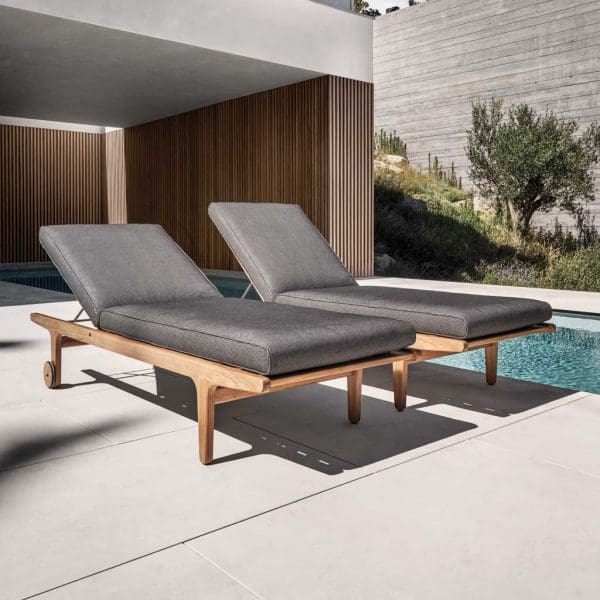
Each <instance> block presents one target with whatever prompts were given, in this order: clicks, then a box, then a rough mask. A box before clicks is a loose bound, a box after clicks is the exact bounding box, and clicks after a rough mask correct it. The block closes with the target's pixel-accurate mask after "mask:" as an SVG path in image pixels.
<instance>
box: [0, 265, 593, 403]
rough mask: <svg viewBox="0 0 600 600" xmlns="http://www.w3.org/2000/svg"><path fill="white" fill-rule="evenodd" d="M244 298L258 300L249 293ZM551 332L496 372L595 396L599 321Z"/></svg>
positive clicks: (39, 281)
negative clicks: (591, 393) (590, 393)
mask: <svg viewBox="0 0 600 600" xmlns="http://www.w3.org/2000/svg"><path fill="white" fill-rule="evenodd" d="M209 279H210V280H211V281H212V282H213V283H214V284H215V286H216V287H217V288H218V289H219V291H220V292H221V293H222V294H223V296H226V297H230V298H239V297H240V296H241V295H242V294H243V293H244V290H245V289H246V287H247V285H248V281H247V280H246V279H244V278H242V277H236V276H235V275H232V276H231V277H227V276H224V275H222V274H219V275H218V276H213V275H211V274H210V273H209ZM0 281H8V282H11V283H19V284H21V285H29V286H33V287H40V288H44V289H47V290H53V291H56V292H66V293H70V290H69V288H68V286H67V284H66V283H65V282H64V281H63V279H62V278H61V276H60V275H59V274H58V271H57V270H56V269H55V268H54V267H53V266H52V265H48V266H44V265H42V266H40V267H37V266H36V268H34V269H31V268H30V269H23V270H14V269H5V270H3V269H2V267H0ZM248 298H253V299H255V300H256V299H258V296H257V295H256V293H255V292H254V290H252V292H251V293H250V294H249V295H248ZM552 322H553V323H554V324H555V325H556V326H557V330H556V333H554V334H540V335H534V336H530V337H523V338H517V339H514V340H506V341H504V342H501V344H500V351H499V357H498V374H499V375H501V376H503V377H511V378H513V379H521V380H523V381H532V382H535V383H544V384H547V385H553V386H556V387H561V388H566V389H570V390H575V391H586V392H593V393H600V317H587V316H581V315H575V314H572V313H555V314H554V318H553V319H552ZM431 362H435V363H439V364H442V365H447V366H450V367H456V368H458V369H468V370H470V371H480V372H483V371H484V370H485V365H484V353H483V350H474V351H472V352H465V353H463V354H454V355H452V356H446V357H444V358H438V359H436V360H434V361H431Z"/></svg>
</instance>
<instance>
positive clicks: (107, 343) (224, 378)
mask: <svg viewBox="0 0 600 600" xmlns="http://www.w3.org/2000/svg"><path fill="white" fill-rule="evenodd" d="M31 320H32V321H33V322H34V323H36V324H37V325H40V326H41V327H44V328H45V329H47V330H48V332H49V334H50V349H51V361H49V362H47V363H46V364H45V365H44V379H45V381H46V385H47V386H48V387H50V388H56V387H59V386H60V385H61V364H62V349H63V348H67V347H71V346H81V345H85V344H88V345H92V346H96V347H98V348H103V349H105V350H109V351H111V352H115V353H117V354H122V355H123V356H128V357H130V358H134V359H137V360H140V361H143V362H147V363H150V364H152V365H154V366H156V367H160V368H161V369H166V370H168V371H172V372H174V373H178V374H180V375H185V376H187V377H190V378H191V379H192V381H193V382H194V385H195V387H196V399H197V404H198V443H199V454H200V460H201V462H202V463H203V464H208V463H210V462H212V459H213V438H214V406H215V404H218V403H222V402H231V401H234V400H241V399H243V398H250V397H252V396H257V395H260V394H268V393H272V392H276V391H281V390H285V389H290V388H296V387H301V386H304V385H310V384H313V383H318V382H322V381H328V380H331V379H337V378H339V377H344V376H345V377H347V378H348V418H349V419H350V421H351V422H352V423H357V422H358V421H359V419H360V402H361V388H362V371H363V369H365V368H368V367H375V366H379V365H386V364H392V363H393V364H394V365H395V364H396V363H398V362H402V363H404V362H410V361H414V360H416V359H417V353H415V352H407V351H404V352H397V353H390V354H386V355H382V356H376V357H372V358H367V359H363V360H359V361H353V362H349V363H342V364H339V365H334V366H328V367H323V368H317V369H311V370H307V371H301V372H298V373H292V374H288V375H281V376H277V377H273V378H268V377H264V376H262V375H259V374H257V373H251V372H249V371H245V370H243V369H237V368H235V367H230V366H228V365H223V364H220V363H217V362H214V361H210V360H206V359H203V358H199V357H196V356H191V355H189V354H183V353H180V352H175V351H174V350H169V349H167V348H161V347H159V346H154V345H152V344H147V343H145V342H140V341H137V340H133V339H130V338H127V337H124V336H121V335H117V334H114V333H109V332H107V331H102V330H100V329H95V328H93V327H88V326H86V325H81V324H79V323H74V322H71V321H64V320H62V319H58V318H56V317H51V316H48V315H43V314H40V313H32V314H31ZM403 387H404V389H405V388H406V384H404V386H403Z"/></svg>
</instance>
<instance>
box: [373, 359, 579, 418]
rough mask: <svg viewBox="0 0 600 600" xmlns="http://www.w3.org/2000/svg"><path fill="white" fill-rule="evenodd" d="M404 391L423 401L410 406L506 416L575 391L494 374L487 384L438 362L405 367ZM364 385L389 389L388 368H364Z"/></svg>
mask: <svg viewBox="0 0 600 600" xmlns="http://www.w3.org/2000/svg"><path fill="white" fill-rule="evenodd" d="M408 372H409V380H408V393H409V395H411V396H413V397H415V398H419V399H423V400H424V401H423V402H421V403H419V404H418V405H413V408H425V407H428V406H436V405H439V404H445V405H449V406H455V407H456V408H461V409H463V410H470V411H474V412H478V413H483V414H486V415H492V416H495V417H509V416H510V415H517V414H520V413H522V412H525V411H527V410H531V409H532V408H536V407H538V406H543V405H544V404H548V403H549V402H553V401H554V400H559V399H560V398H564V397H566V396H571V395H572V394H574V393H575V392H573V390H568V389H564V388H558V387H554V386H550V385H544V384H541V383H533V382H530V381H521V380H520V379H509V378H507V377H498V382H497V383H496V385H487V384H486V383H485V375H484V374H483V373H477V372H475V371H469V370H467V369H457V368H454V367H447V366H444V365H440V364H432V363H420V364H418V365H414V366H412V367H410V368H409V370H408ZM364 384H365V385H371V386H373V387H377V388H380V389H383V390H388V391H391V390H392V371H391V367H388V366H383V367H376V368H373V369H368V370H367V371H365V377H364Z"/></svg>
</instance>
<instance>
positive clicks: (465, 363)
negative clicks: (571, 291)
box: [431, 312, 600, 393]
mask: <svg viewBox="0 0 600 600" xmlns="http://www.w3.org/2000/svg"><path fill="white" fill-rule="evenodd" d="M552 323H554V324H555V325H556V327H557V329H556V332H555V333H553V334H545V333H542V334H539V335H533V336H530V337H522V338H516V339H514V340H506V341H504V342H501V343H500V344H499V354H498V375H501V376H503V377H511V378H513V379H521V380H523V381H533V382H535V383H545V384H547V385H553V386H556V387H561V388H566V389H569V390H575V391H585V392H594V393H600V318H598V317H588V316H582V315H575V314H572V313H558V312H556V313H554V317H553V318H552ZM431 362H434V363H439V364H443V365H447V366H450V367H456V368H458V369H468V370H470V371H480V372H483V371H485V363H484V351H483V350H473V351H472V352H464V353H463V354H454V355H451V356H445V357H443V358H438V359H435V360H432V361H431Z"/></svg>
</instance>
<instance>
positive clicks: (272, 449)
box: [85, 364, 573, 474]
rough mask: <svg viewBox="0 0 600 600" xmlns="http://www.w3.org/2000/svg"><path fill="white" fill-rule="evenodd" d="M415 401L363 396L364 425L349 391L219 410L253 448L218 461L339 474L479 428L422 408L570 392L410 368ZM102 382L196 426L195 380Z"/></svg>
mask: <svg viewBox="0 0 600 600" xmlns="http://www.w3.org/2000/svg"><path fill="white" fill-rule="evenodd" d="M411 370H412V375H411V380H410V385H409V391H410V394H411V396H413V397H414V396H416V397H418V398H426V399H427V400H426V401H425V402H422V403H420V404H417V405H412V406H409V407H408V408H407V409H406V410H405V411H403V412H402V413H399V412H398V411H396V410H395V408H394V406H393V404H392V403H391V402H386V401H384V400H379V399H375V398H371V397H368V396H365V397H363V407H362V419H361V422H360V423H359V424H357V425H351V424H350V423H349V422H348V420H347V417H346V392H345V391H344V390H338V389H335V388H332V387H328V386H324V385H313V386H308V387H304V388H299V389H294V390H286V391H285V392H278V393H274V394H268V395H265V396H259V397H254V398H248V399H245V400H243V401H240V402H231V403H226V404H222V405H219V406H218V407H217V411H216V429H217V430H218V431H221V432H222V433H225V434H227V435H229V436H231V437H233V438H235V439H238V440H240V441H242V442H244V443H246V444H248V445H249V446H251V448H250V449H249V450H247V451H244V452H241V453H238V454H235V455H232V456H227V457H223V458H217V459H216V460H215V463H219V462H225V461H230V460H237V459H240V458H244V457H248V456H256V455H259V454H271V455H274V456H278V457H280V458H284V459H286V460H291V461H293V462H295V463H297V464H300V465H303V466H306V467H309V468H313V469H316V470H319V471H321V472H323V473H328V474H336V473H339V472H341V471H343V470H347V469H352V468H356V467H363V466H366V465H369V464H372V463H375V462H378V461H381V460H384V459H387V458H391V457H394V456H398V455H401V454H403V453H406V452H409V451H411V450H415V449H418V448H421V447H423V446H426V445H428V444H432V443H434V442H437V441H440V440H444V439H448V438H451V437H453V436H456V435H458V434H461V433H464V432H466V431H469V430H473V429H476V428H477V425H476V424H475V423H471V422H469V421H464V420H458V419H453V418H449V417H446V416H442V415H436V414H432V413H431V412H428V411H424V410H420V409H422V408H424V407H429V406H434V405H438V404H450V405H453V406H456V407H459V408H461V409H466V410H470V411H475V412H476V413H484V414H486V415H491V416H497V417H506V416H508V415H510V414H516V413H521V412H523V411H525V410H528V409H532V408H535V407H539V406H542V405H544V404H547V403H549V402H552V401H554V400H557V399H559V398H563V397H565V396H566V395H570V394H572V393H573V392H572V391H570V390H562V389H559V388H554V387H550V386H545V385H539V384H534V383H528V382H523V381H517V380H511V379H500V380H499V381H498V384H497V385H496V386H493V387H491V386H488V385H487V384H486V383H485V382H484V380H483V375H481V374H480V373H473V372H469V371H465V370H462V369H453V368H451V367H444V366H440V365H425V364H421V365H415V366H414V367H411ZM85 373H86V374H87V375H89V376H91V377H93V378H94V379H95V380H97V381H101V382H103V383H109V384H111V385H113V386H114V387H117V388H119V389H122V390H123V391H126V392H128V393H131V394H134V395H136V396H138V397H140V398H142V399H144V400H147V401H149V402H153V403H154V404H156V405H158V406H161V407H163V408H167V409H168V410H171V411H174V412H176V413H177V414H179V415H182V416H184V417H187V418H189V419H192V420H196V414H197V413H196V398H195V389H194V385H193V383H192V381H191V380H190V379H188V378H186V377H182V376H179V375H176V374H174V373H170V372H167V371H163V370H161V369H155V374H156V389H157V394H153V393H152V392H149V391H147V390H143V389H139V388H136V387H135V386H132V385H130V384H128V383H127V382H126V381H124V380H122V379H121V380H117V379H114V378H112V377H108V376H105V375H102V374H101V373H99V372H97V371H93V370H86V371H85ZM365 383H366V384H367V385H371V386H375V387H378V388H381V389H387V390H391V368H389V367H378V368H374V369H369V370H367V371H366V372H365Z"/></svg>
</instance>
